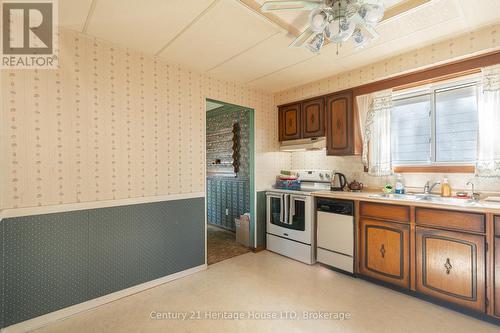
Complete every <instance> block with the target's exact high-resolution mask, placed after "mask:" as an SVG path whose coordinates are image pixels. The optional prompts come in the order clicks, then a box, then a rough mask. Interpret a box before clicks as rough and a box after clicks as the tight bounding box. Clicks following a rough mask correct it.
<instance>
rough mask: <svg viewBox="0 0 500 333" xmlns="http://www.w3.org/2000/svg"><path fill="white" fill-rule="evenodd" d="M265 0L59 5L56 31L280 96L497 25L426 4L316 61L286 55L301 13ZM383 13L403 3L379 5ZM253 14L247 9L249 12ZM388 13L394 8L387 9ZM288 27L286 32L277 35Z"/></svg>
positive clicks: (304, 54) (486, 17)
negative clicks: (271, 7) (369, 38)
mask: <svg viewBox="0 0 500 333" xmlns="http://www.w3.org/2000/svg"><path fill="white" fill-rule="evenodd" d="M264 1H265V0H242V1H238V0H168V1H165V0H147V1H139V0H60V1H59V3H60V9H59V11H60V13H59V18H60V21H61V22H60V23H61V26H63V27H66V28H69V29H73V30H78V31H82V32H85V33H87V34H89V35H92V36H95V37H98V38H102V39H104V40H108V41H110V42H114V43H117V44H120V45H122V46H125V47H129V48H131V49H135V50H138V51H142V52H144V53H147V54H154V55H157V56H159V57H160V58H162V59H165V60H166V61H168V62H171V63H175V64H179V65H181V66H183V67H186V68H191V69H193V70H196V71H200V72H208V73H210V74H211V75H213V76H214V77H218V78H221V79H224V80H230V81H235V82H238V83H242V84H247V85H249V86H251V87H255V88H261V89H265V90H268V91H280V90H284V89H288V88H291V87H294V86H297V85H300V84H304V83H307V82H311V81H315V80H318V79H320V78H324V77H327V76H331V75H334V74H337V73H340V72H344V71H346V70H350V69H354V68H356V67H360V66H365V65H367V64H370V63H373V62H376V61H380V60H382V59H384V58H387V57H391V56H394V55H396V54H398V53H402V52H406V51H408V50H410V49H414V48H418V47H422V46H424V45H428V44H431V43H434V42H436V41H439V40H443V39H446V38H449V37H452V36H455V35H458V34H463V33H466V32H468V31H472V30H476V29H478V28H481V27H483V26H487V25H492V24H496V23H500V15H498V13H499V12H500V0H431V1H430V2H429V3H427V4H424V5H422V6H419V7H417V8H415V9H413V10H410V11H408V12H406V13H404V14H402V15H398V16H396V17H393V18H391V19H388V20H386V21H384V22H382V23H381V24H380V25H379V26H378V27H377V30H378V31H379V33H380V35H381V36H380V38H379V39H377V40H376V41H375V42H374V43H372V44H371V45H370V46H369V47H366V48H365V49H363V50H354V48H353V46H352V44H351V43H350V42H347V43H345V44H343V45H342V47H341V48H339V49H338V50H337V47H336V45H333V44H329V45H327V46H326V47H324V48H323V50H322V52H321V54H320V55H313V54H311V53H310V52H309V51H307V50H305V49H303V48H289V47H288V45H289V44H290V43H291V42H292V40H293V38H294V36H293V33H291V32H290V31H292V32H293V31H295V32H300V31H301V30H303V28H304V26H305V24H306V23H307V15H308V13H307V12H294V13H278V14H276V15H275V16H276V18H277V19H278V20H281V21H282V23H284V24H277V22H278V20H270V19H269V18H268V17H265V16H263V15H261V14H260V13H259V11H258V10H256V8H258V5H260V3H262V2H264ZM382 1H383V2H384V3H385V4H386V7H389V8H390V6H393V5H398V4H400V3H401V2H404V1H411V0H382ZM252 3H253V4H254V5H255V6H257V7H255V6H253V7H252V6H251V4H252ZM393 8H394V7H393ZM284 25H285V26H286V25H289V29H287V30H286V29H284Z"/></svg>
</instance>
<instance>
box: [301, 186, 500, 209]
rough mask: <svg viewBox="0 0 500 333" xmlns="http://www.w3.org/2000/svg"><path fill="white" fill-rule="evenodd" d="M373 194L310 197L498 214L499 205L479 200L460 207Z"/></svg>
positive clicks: (330, 193) (329, 193)
mask: <svg viewBox="0 0 500 333" xmlns="http://www.w3.org/2000/svg"><path fill="white" fill-rule="evenodd" d="M374 194H381V192H369V191H366V192H365V191H363V192H345V191H317V192H313V193H312V194H311V195H312V196H314V197H322V198H333V199H345V200H357V201H370V202H378V203H386V204H394V205H403V206H415V207H428V208H438V209H449V210H460V211H468V212H481V213H493V214H500V203H491V202H486V201H484V200H480V201H478V202H477V203H475V204H474V205H460V204H454V203H436V202H426V201H418V200H400V199H399V200H396V199H386V198H374V197H371V195H374Z"/></svg>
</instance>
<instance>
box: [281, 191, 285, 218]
mask: <svg viewBox="0 0 500 333" xmlns="http://www.w3.org/2000/svg"><path fill="white" fill-rule="evenodd" d="M284 196H285V194H282V195H281V196H280V222H281V223H284V220H283V217H284V211H283V207H284V205H283V202H284V200H283V198H284Z"/></svg>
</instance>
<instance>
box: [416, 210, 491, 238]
mask: <svg viewBox="0 0 500 333" xmlns="http://www.w3.org/2000/svg"><path fill="white" fill-rule="evenodd" d="M415 223H416V224H419V225H427V226H434V227H440V228H446V229H456V230H460V231H471V232H478V233H484V232H485V230H486V216H485V215H484V214H479V213H466V212H457V211H453V210H444V209H432V208H418V207H417V208H416V209H415Z"/></svg>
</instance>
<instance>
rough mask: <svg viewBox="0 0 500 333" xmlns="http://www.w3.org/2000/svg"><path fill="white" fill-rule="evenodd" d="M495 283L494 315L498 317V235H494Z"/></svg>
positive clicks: (499, 303) (499, 257) (499, 315)
mask: <svg viewBox="0 0 500 333" xmlns="http://www.w3.org/2000/svg"><path fill="white" fill-rule="evenodd" d="M494 276H495V285H494V287H493V292H494V293H495V299H494V302H495V303H494V305H495V310H494V311H495V316H497V317H500V237H495V272H494Z"/></svg>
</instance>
